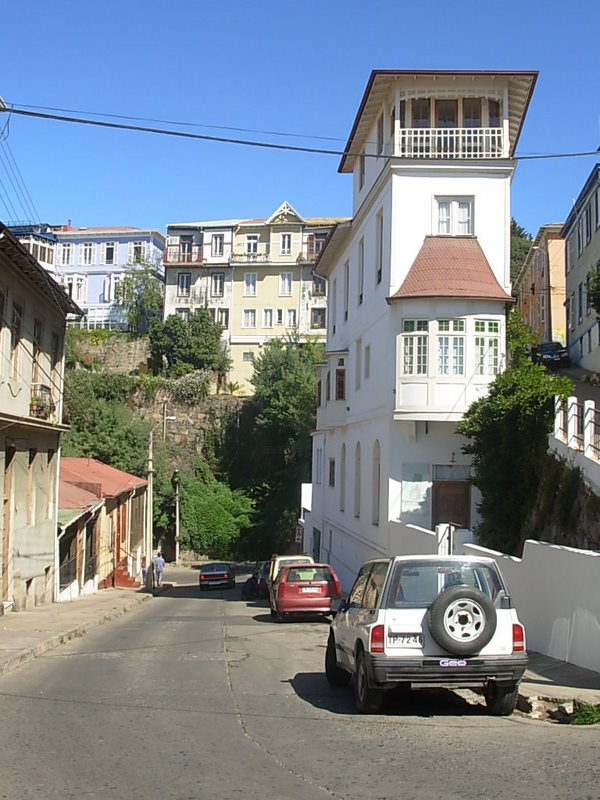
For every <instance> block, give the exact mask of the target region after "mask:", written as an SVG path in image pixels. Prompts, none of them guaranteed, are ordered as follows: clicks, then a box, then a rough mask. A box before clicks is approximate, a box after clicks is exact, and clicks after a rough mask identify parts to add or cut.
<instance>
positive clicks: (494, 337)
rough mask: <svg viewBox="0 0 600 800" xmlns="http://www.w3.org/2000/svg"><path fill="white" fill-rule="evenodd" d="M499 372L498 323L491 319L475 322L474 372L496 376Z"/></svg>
mask: <svg viewBox="0 0 600 800" xmlns="http://www.w3.org/2000/svg"><path fill="white" fill-rule="evenodd" d="M499 371H500V323H499V322H498V320H493V319H476V320H475V372H476V374H477V375H497V374H498V373H499Z"/></svg>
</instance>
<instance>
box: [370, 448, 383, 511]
mask: <svg viewBox="0 0 600 800" xmlns="http://www.w3.org/2000/svg"><path fill="white" fill-rule="evenodd" d="M372 467H373V475H372V478H371V491H372V493H373V495H372V497H371V523H372V524H373V525H379V513H380V505H381V447H380V445H379V441H378V440H377V439H376V440H375V444H374V445H373V464H372Z"/></svg>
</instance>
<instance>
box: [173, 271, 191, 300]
mask: <svg viewBox="0 0 600 800" xmlns="http://www.w3.org/2000/svg"><path fill="white" fill-rule="evenodd" d="M191 286H192V273H191V272H178V273H177V296H178V297H189V296H190V290H191Z"/></svg>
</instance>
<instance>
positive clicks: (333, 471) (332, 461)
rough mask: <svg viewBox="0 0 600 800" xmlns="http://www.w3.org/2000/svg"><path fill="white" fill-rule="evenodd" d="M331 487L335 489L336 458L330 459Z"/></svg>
mask: <svg viewBox="0 0 600 800" xmlns="http://www.w3.org/2000/svg"><path fill="white" fill-rule="evenodd" d="M329 486H330V487H331V488H332V489H333V488H334V487H335V458H330V459H329Z"/></svg>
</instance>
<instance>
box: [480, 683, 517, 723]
mask: <svg viewBox="0 0 600 800" xmlns="http://www.w3.org/2000/svg"><path fill="white" fill-rule="evenodd" d="M518 699H519V684H518V683H511V684H509V685H508V686H497V685H496V684H495V683H493V682H490V683H488V684H487V686H486V687H485V704H486V706H487V708H488V711H489V712H490V714H492V716H494V717H509V716H510V715H511V714H512V712H513V711H514V710H515V708H516V707H517V701H518Z"/></svg>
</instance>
